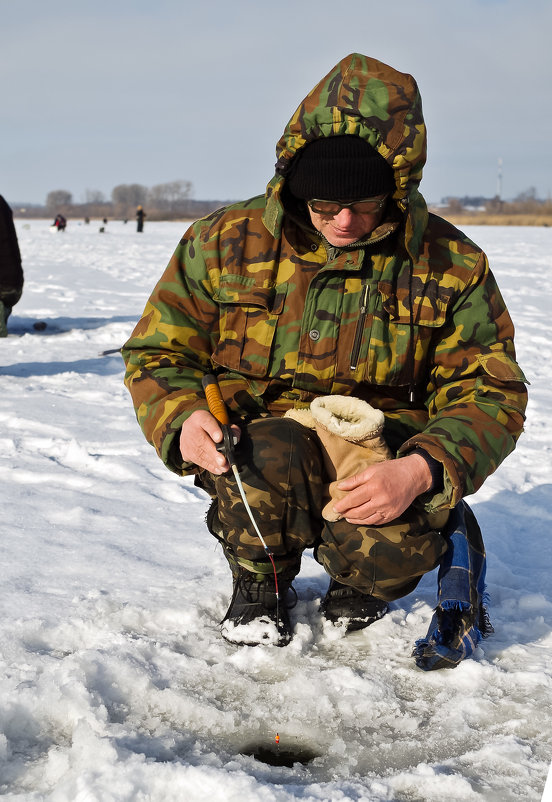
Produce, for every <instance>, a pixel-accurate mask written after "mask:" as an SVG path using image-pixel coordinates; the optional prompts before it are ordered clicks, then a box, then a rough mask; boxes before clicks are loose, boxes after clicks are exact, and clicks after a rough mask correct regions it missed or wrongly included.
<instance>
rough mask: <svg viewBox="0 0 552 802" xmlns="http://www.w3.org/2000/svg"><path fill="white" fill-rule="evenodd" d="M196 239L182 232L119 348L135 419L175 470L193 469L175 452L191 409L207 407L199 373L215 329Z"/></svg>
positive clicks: (207, 363)
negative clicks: (160, 274) (126, 338)
mask: <svg viewBox="0 0 552 802" xmlns="http://www.w3.org/2000/svg"><path fill="white" fill-rule="evenodd" d="M198 239H199V237H198V236H194V230H193V227H192V228H191V229H189V230H188V232H187V233H186V234H185V235H184V238H183V239H182V240H181V242H180V244H179V245H178V247H177V248H176V251H175V252H174V254H173V256H172V258H171V260H170V262H169V265H168V267H167V269H166V270H165V273H164V274H163V276H162V277H161V279H160V280H159V282H158V284H157V286H156V287H155V289H154V291H153V293H152V295H151V297H150V299H149V300H148V302H147V304H146V307H145V310H144V313H143V315H142V317H141V319H140V320H139V321H138V324H137V325H136V328H135V329H134V331H133V333H132V335H131V337H130V339H129V340H128V341H127V342H126V343H125V345H124V346H123V348H122V355H123V359H124V361H125V364H126V374H125V384H126V386H127V388H128V390H129V392H130V394H131V396H132V400H133V403H134V408H135V411H136V417H137V419H138V422H139V424H140V426H141V428H142V430H143V432H144V435H145V436H146V439H147V440H148V442H149V443H151V445H153V446H154V447H155V449H156V451H157V453H158V455H159V457H160V458H161V459H162V460H163V462H164V463H165V464H166V466H167V467H168V468H169V469H170V470H172V471H175V472H176V473H179V474H183V473H189V472H192V471H193V470H194V466H193V465H191V464H188V463H184V462H183V461H182V458H181V457H180V450H179V448H178V442H179V432H180V427H181V426H182V423H183V422H184V421H185V420H186V418H187V417H189V416H190V415H191V413H192V412H193V411H194V410H195V409H207V403H206V401H205V396H204V393H203V389H202V385H201V379H202V376H203V375H204V374H205V373H209V372H210V371H211V363H210V354H211V353H212V350H213V338H214V337H215V336H216V331H217V330H218V317H219V309H218V306H217V304H216V302H215V300H214V298H213V287H212V285H211V281H210V278H209V276H208V272H207V270H206V267H205V263H204V260H203V256H202V251H201V248H200V247H199V246H198V244H197V243H198Z"/></svg>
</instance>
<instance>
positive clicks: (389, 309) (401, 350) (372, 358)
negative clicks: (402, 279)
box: [364, 282, 447, 386]
mask: <svg viewBox="0 0 552 802" xmlns="http://www.w3.org/2000/svg"><path fill="white" fill-rule="evenodd" d="M378 291H379V293H378V294H379V297H378V299H377V302H376V309H375V310H374V315H373V318H372V328H371V333H370V340H369V345H368V354H367V363H366V366H367V372H366V375H365V377H364V379H365V381H369V382H371V383H374V384H382V385H390V386H402V385H406V384H409V383H410V381H412V380H414V381H415V382H421V383H425V381H427V377H428V368H427V360H428V354H430V353H431V352H432V350H433V344H434V342H435V338H436V337H440V330H441V329H442V327H443V326H444V324H445V322H446V315H447V303H446V301H443V300H441V299H439V298H435V299H432V300H430V299H428V298H427V297H421V298H420V297H414V298H413V300H412V315H411V314H410V302H409V299H408V295H407V296H406V297H405V298H404V299H399V298H398V297H397V295H395V294H394V293H393V292H392V290H391V288H390V287H389V286H388V285H387V283H386V282H381V283H380V284H379V286H378ZM412 354H413V355H414V363H412ZM412 369H414V370H413V373H414V375H412Z"/></svg>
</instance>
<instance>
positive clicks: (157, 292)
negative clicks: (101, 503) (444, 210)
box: [123, 53, 526, 669]
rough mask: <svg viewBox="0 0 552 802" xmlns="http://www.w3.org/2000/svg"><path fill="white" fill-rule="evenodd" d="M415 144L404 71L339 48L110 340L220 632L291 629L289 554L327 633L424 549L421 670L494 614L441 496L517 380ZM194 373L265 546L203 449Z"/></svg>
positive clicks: (501, 310)
mask: <svg viewBox="0 0 552 802" xmlns="http://www.w3.org/2000/svg"><path fill="white" fill-rule="evenodd" d="M425 153H426V134H425V126H424V121H423V116H422V108H421V101H420V96H419V93H418V89H417V85H416V83H415V81H414V79H413V78H412V77H411V76H410V75H407V74H404V73H400V72H397V71H396V70H394V69H392V68H391V67H388V66H387V65H385V64H383V63H381V62H379V61H376V60H374V59H371V58H368V57H366V56H362V55H360V54H356V53H355V54H352V55H349V56H347V57H346V58H344V59H343V60H342V61H340V62H339V64H337V66H336V67H335V68H334V69H332V70H331V71H330V72H329V73H328V75H327V76H326V77H325V78H323V79H322V80H321V81H320V83H319V84H318V85H317V86H316V87H315V88H314V89H313V90H312V92H310V93H309V95H308V96H307V97H306V98H305V100H304V101H303V102H302V103H301V104H300V106H299V108H298V109H297V111H296V112H295V113H294V114H293V116H292V118H291V120H290V122H289V123H288V125H287V126H286V128H285V130H284V134H283V136H282V138H281V139H280V141H279V142H278V145H277V162H276V173H275V176H274V178H273V179H272V180H271V181H270V183H269V184H268V186H267V189H266V192H265V194H264V195H260V196H258V197H255V198H253V199H251V200H248V201H244V202H242V203H235V204H232V205H230V206H227V207H225V208H223V209H220V210H218V211H216V212H214V213H213V214H211V215H209V216H208V217H206V218H204V219H202V220H199V221H198V222H196V223H194V224H193V225H192V226H191V227H190V229H189V230H188V231H187V232H186V234H185V235H184V237H183V239H182V241H181V242H180V244H179V245H178V247H177V249H176V251H175V253H174V255H173V257H172V259H171V261H170V263H169V266H168V267H167V270H166V271H165V273H164V275H163V276H162V277H161V279H160V281H159V283H158V284H157V286H156V288H155V289H154V291H153V293H152V296H151V298H150V300H149V302H148V304H147V306H146V309H145V311H144V314H143V317H142V318H141V320H140V321H139V323H138V325H137V326H136V329H135V330H134V332H133V334H132V336H131V338H130V339H129V340H128V342H127V343H126V345H125V346H124V348H123V355H124V358H125V361H126V364H127V373H126V379H125V381H126V384H127V386H128V388H129V390H130V393H131V395H132V398H133V401H134V405H135V408H136V412H137V417H138V420H139V423H140V425H141V427H142V429H143V431H144V434H145V436H146V437H147V439H148V441H149V442H150V443H151V444H152V445H154V446H155V448H156V450H157V452H158V454H159V456H160V458H161V459H162V460H163V462H164V463H165V465H166V466H167V467H168V468H169V469H170V470H172V471H175V472H176V473H178V474H181V475H185V474H192V473H193V474H195V482H196V484H197V485H198V486H199V487H201V488H203V489H204V490H206V491H207V493H208V494H209V495H210V496H211V498H212V504H211V507H210V509H209V512H208V515H207V525H208V528H209V530H210V531H211V532H212V534H213V535H215V537H217V538H218V539H219V541H220V542H221V543H222V547H223V550H224V554H225V556H226V558H227V560H228V563H229V565H230V569H231V571H232V577H233V584H234V592H233V595H232V600H231V603H230V607H229V609H228V612H227V613H226V616H225V619H224V621H223V622H222V635H223V637H225V638H226V639H227V640H228V641H230V642H232V643H238V644H259V643H276V644H278V645H282V646H283V645H285V644H286V643H288V642H289V640H290V638H291V636H292V627H291V624H290V620H289V615H288V607H289V605H290V598H291V595H292V594H290V593H289V591H290V590H292V581H293V579H294V577H295V576H296V575H297V574H298V572H299V570H300V564H301V555H302V553H303V551H304V550H305V549H310V548H312V549H314V554H315V556H316V559H317V560H318V562H319V563H320V564H321V565H322V566H323V567H324V569H325V571H326V572H327V573H328V574H329V576H330V581H329V587H328V590H327V593H326V595H325V597H324V599H323V600H322V603H321V608H320V609H321V614H322V615H323V616H325V617H326V619H328V620H330V621H332V622H334V623H336V624H337V625H342V626H345V627H346V628H347V629H349V630H355V629H359V628H362V627H366V626H368V625H369V624H371V623H373V622H374V621H376V620H377V619H379V618H381V617H382V616H383V615H384V614H385V612H386V611H387V607H388V602H390V601H392V600H395V599H398V598H400V597H402V596H405V595H406V594H407V593H410V592H411V591H412V590H413V589H414V588H415V587H416V585H417V584H418V582H419V580H420V578H421V577H422V576H423V575H424V574H425V573H427V572H428V571H431V570H432V569H434V568H435V567H437V566H439V592H438V604H437V607H436V611H435V615H434V618H433V620H432V622H431V625H430V628H429V631H428V633H427V635H426V637H425V638H422V639H420V640H419V641H417V643H416V645H415V647H414V653H413V654H414V657H415V659H416V663H417V664H418V665H419V666H420V667H421V668H424V669H435V668H442V667H453V666H455V665H457V664H458V663H459V662H460V660H462V659H463V658H464V657H467V656H469V655H470V654H471V653H472V652H473V650H474V648H475V647H476V645H477V643H478V641H479V640H480V638H481V637H482V636H484V635H485V634H488V632H489V631H491V630H492V628H491V626H490V623H489V621H488V618H487V615H486V611H485V606H484V600H485V599H484V588H485V552H484V547H483V542H482V538H481V533H480V530H479V527H478V525H477V521H476V520H475V517H474V515H473V513H472V512H471V510H470V509H469V507H468V506H467V505H466V504H465V502H464V501H463V500H462V499H463V498H464V496H466V495H469V494H471V493H474V492H475V491H476V490H477V489H478V488H479V487H480V486H481V484H482V483H483V482H484V480H485V479H486V477H487V476H489V474H491V473H492V472H493V471H494V470H495V469H496V468H497V466H498V465H499V464H500V463H501V462H502V460H504V458H505V457H506V456H507V455H508V454H509V453H510V452H511V451H512V450H513V448H514V447H515V444H516V440H517V438H518V437H519V435H520V433H521V431H522V427H523V420H524V410H525V404H526V391H525V386H524V381H525V380H524V377H523V374H522V372H521V370H520V368H519V367H518V365H517V364H516V361H515V351H514V345H513V334H514V331H513V326H512V322H511V320H510V317H509V315H508V312H507V309H506V307H505V304H504V301H503V299H502V297H501V295H500V292H499V289H498V287H497V285H496V282H495V279H494V277H493V275H492V273H491V271H490V269H489V265H488V262H487V258H486V256H485V254H484V253H483V252H482V251H481V249H480V248H478V247H477V245H475V244H474V243H473V242H471V240H469V239H468V238H467V237H466V236H465V235H464V234H463V233H462V232H460V231H458V230H457V229H456V228H454V227H453V226H452V225H450V224H449V223H448V222H446V221H445V220H443V219H441V218H439V217H437V216H435V215H432V214H429V213H428V211H427V207H426V204H425V201H424V199H423V197H422V196H421V194H420V192H419V191H418V185H419V183H420V179H421V176H422V167H423V165H424V162H425ZM242 158H243V156H242ZM207 374H215V375H216V377H217V380H218V385H219V387H220V391H221V393H222V397H223V399H224V402H225V405H226V407H227V409H228V410H229V414H230V420H231V423H232V426H233V430H234V432H235V434H236V438H239V444H238V446H237V447H236V452H235V453H236V461H237V472H238V474H239V479H240V480H241V483H242V484H243V489H244V491H245V495H246V498H247V501H248V503H249V505H250V507H251V509H252V510H253V511H254V518H255V520H256V523H257V525H258V527H259V530H260V531H261V532H262V535H263V538H264V541H265V542H266V546H267V549H265V548H264V547H263V544H262V543H261V541H260V539H259V537H258V536H257V534H256V532H255V531H254V529H253V526H252V524H251V520H250V517H249V515H248V513H247V509H246V507H245V506H244V504H243V502H242V497H241V494H240V488H239V486H238V482H237V479H236V475H235V473H234V472H233V471H230V470H229V465H228V462H227V460H226V457H225V456H224V454H223V453H220V452H219V451H218V450H217V443H220V442H221V440H222V433H221V428H220V426H219V423H218V421H217V419H216V418H215V417H213V415H212V414H211V413H210V412H209V409H208V404H207V401H206V399H205V395H204V392H203V389H202V379H203V378H204V376H205V375H207ZM269 557H270V559H269ZM277 591H278V592H277Z"/></svg>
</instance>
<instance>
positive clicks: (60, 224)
mask: <svg viewBox="0 0 552 802" xmlns="http://www.w3.org/2000/svg"><path fill="white" fill-rule="evenodd" d="M66 226H67V220H66V219H65V217H64V216H63V215H62V214H56V219H55V220H54V222H53V224H52V228H57V230H58V231H65V227H66Z"/></svg>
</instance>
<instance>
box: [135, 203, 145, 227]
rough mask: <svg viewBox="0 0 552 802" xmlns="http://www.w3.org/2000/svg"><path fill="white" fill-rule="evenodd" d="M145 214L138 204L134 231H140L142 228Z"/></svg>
mask: <svg viewBox="0 0 552 802" xmlns="http://www.w3.org/2000/svg"><path fill="white" fill-rule="evenodd" d="M145 216H146V213H145V211H144V210H143V208H142V207H141V206H138V208H137V209H136V231H138V232H140V231H143V230H144V218H145Z"/></svg>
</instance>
